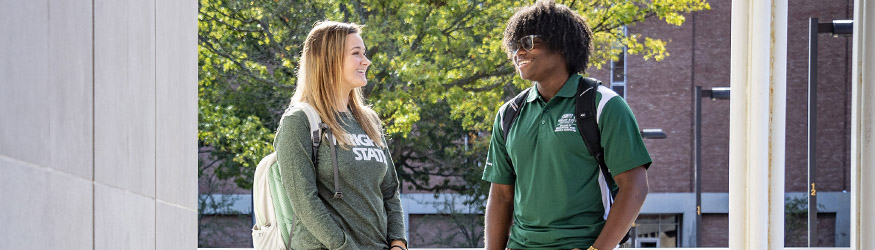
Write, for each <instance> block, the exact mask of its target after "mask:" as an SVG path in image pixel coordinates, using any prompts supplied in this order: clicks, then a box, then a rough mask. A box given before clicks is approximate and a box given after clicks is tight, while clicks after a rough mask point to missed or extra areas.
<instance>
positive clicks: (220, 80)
mask: <svg viewBox="0 0 875 250" xmlns="http://www.w3.org/2000/svg"><path fill="white" fill-rule="evenodd" d="M557 2H560V3H563V4H565V5H567V6H569V7H571V8H572V9H574V10H576V11H577V12H578V13H580V14H581V15H583V16H584V17H585V18H586V19H587V20H588V22H589V24H590V25H591V26H592V30H593V32H594V43H595V47H596V49H595V53H594V54H593V58H592V60H591V63H592V66H595V67H597V68H601V67H602V66H603V65H605V63H607V62H609V61H610V59H612V57H615V56H616V55H617V54H618V53H619V52H620V49H621V48H623V47H624V46H625V47H626V48H628V50H627V51H628V53H629V54H632V55H639V56H642V57H643V58H645V59H648V60H649V59H654V60H657V61H659V60H662V59H663V58H665V57H666V56H668V55H669V53H668V51H666V49H665V48H666V44H667V42H666V41H664V40H662V39H660V38H658V37H645V36H643V35H641V34H636V33H632V34H628V35H627V36H624V35H623V33H622V27H623V26H631V25H635V24H636V23H640V22H643V21H645V20H650V21H663V22H666V23H668V24H672V25H681V24H683V22H684V20H685V19H684V14H685V13H689V12H693V11H700V10H705V9H709V8H710V7H709V5H708V3H706V0H585V1H576V0H570V1H569V0H566V1H561V0H560V1H557ZM531 3H532V1H506V0H501V1H494V0H408V1H401V0H359V1H336V0H311V1H299V0H252V1H235V0H199V2H198V4H199V8H198V44H199V46H198V63H199V82H198V85H199V102H198V103H199V126H198V129H199V133H198V142H199V144H198V145H199V147H200V149H201V153H205V154H208V155H209V157H204V158H205V159H204V160H203V161H201V162H200V163H199V169H200V170H201V172H203V170H204V169H210V171H212V172H213V173H215V175H216V177H218V178H220V179H231V180H234V181H235V182H236V184H237V185H238V186H240V187H243V188H251V185H252V184H251V182H252V175H253V172H254V167H255V165H256V164H257V163H258V161H259V160H260V158H261V157H262V156H264V155H267V154H268V153H269V152H271V151H272V150H273V146H272V142H273V137H274V131H275V129H276V127H277V124H278V122H279V118H280V115H281V114H282V112H283V111H284V109H285V107H286V106H287V105H288V100H289V98H290V97H291V96H292V94H293V91H294V87H295V82H296V78H295V72H296V67H297V65H298V63H299V55H300V51H301V49H302V44H303V40H304V39H305V38H306V36H307V33H308V32H309V30H310V29H311V28H312V25H313V23H315V22H317V21H319V20H335V21H345V22H355V23H359V24H364V25H365V27H364V30H363V34H362V37H363V38H364V40H365V45H366V46H368V48H367V56H368V57H369V58H370V59H371V60H372V62H373V64H372V65H371V67H370V70H369V72H368V79H369V84H368V85H367V86H366V87H365V88H364V90H365V91H364V92H365V94H366V96H367V98H368V101H369V103H370V104H372V105H373V108H374V109H375V110H376V111H377V112H378V113H379V114H380V115H381V118H382V120H383V122H384V124H385V128H386V131H387V133H388V134H389V138H390V141H389V144H390V145H389V146H390V148H391V151H392V157H393V160H394V161H395V163H396V167H397V170H398V173H399V178H400V179H401V180H402V182H404V183H406V184H408V186H410V187H412V188H415V189H419V190H429V191H433V192H435V193H438V192H445V191H451V192H456V193H459V194H461V195H464V196H465V197H466V198H464V200H465V203H466V205H469V206H473V207H476V208H480V209H481V211H482V208H483V206H484V199H483V197H485V195H486V192H487V191H488V183H483V182H482V181H480V173H482V169H483V166H482V165H483V164H482V161H484V160H485V158H486V157H485V152H486V149H487V148H488V142H489V138H490V134H489V132H490V130H491V125H492V121H493V118H494V115H495V111H496V110H497V109H498V107H499V106H500V105H501V104H502V103H503V102H504V101H505V100H507V99H509V98H510V97H512V96H514V95H515V94H516V93H518V92H519V91H520V90H521V89H523V88H525V87H527V85H528V84H529V83H527V82H526V81H524V80H521V79H519V78H518V77H515V75H516V74H515V71H514V68H513V65H512V64H511V63H510V61H509V60H508V59H507V55H506V54H505V53H504V52H503V51H502V48H501V38H502V35H503V31H504V27H505V22H506V20H507V19H508V18H509V17H510V16H511V15H512V14H513V12H514V10H515V8H517V7H520V6H524V5H529V4H531ZM614 59H615V58H614ZM472 235H474V234H472ZM466 237H467V236H466ZM473 237H475V238H476V237H477V236H476V235H474V236H473ZM473 241H477V239H474V240H473Z"/></svg>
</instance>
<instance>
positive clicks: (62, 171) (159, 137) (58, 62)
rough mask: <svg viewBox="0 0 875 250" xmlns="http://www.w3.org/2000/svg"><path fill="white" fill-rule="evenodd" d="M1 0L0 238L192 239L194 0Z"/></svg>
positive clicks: (58, 242)
mask: <svg viewBox="0 0 875 250" xmlns="http://www.w3.org/2000/svg"><path fill="white" fill-rule="evenodd" d="M0 6H3V7H2V8H0V34H3V35H2V36H0V200H2V202H0V209H2V210H3V212H2V213H0V249H55V248H57V249H194V248H196V247H197V227H196V225H197V204H196V200H197V198H196V195H197V186H196V185H197V184H196V183H195V182H194V180H196V179H197V168H196V164H197V158H196V156H197V153H196V151H197V145H196V144H197V142H196V140H197V139H196V133H197V61H196V60H197V57H196V56H197V54H196V53H197V41H196V39H197V38H196V34H197V33H196V32H197V17H196V15H197V2H195V1H170V0H124V1H116V0H113V1H110V0H93V1H91V0H85V1H75V0H53V1H47V0H0Z"/></svg>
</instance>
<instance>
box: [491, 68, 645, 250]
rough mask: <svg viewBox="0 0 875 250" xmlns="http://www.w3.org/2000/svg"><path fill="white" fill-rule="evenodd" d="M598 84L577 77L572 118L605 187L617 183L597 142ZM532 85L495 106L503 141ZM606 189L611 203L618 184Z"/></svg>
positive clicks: (629, 233) (592, 79)
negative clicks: (498, 115)
mask: <svg viewBox="0 0 875 250" xmlns="http://www.w3.org/2000/svg"><path fill="white" fill-rule="evenodd" d="M599 85H602V82H601V81H599V80H597V79H595V78H589V77H581V78H580V82H579V83H578V84H577V92H576V93H575V95H574V102H575V104H574V119H575V120H576V121H577V132H580V136H581V137H582V138H583V142H584V144H586V148H587V149H588V150H589V154H590V155H592V156H593V157H594V158H595V159H596V161H598V165H599V169H600V170H601V171H602V175H604V176H605V182H607V183H608V187H617V185H616V184H615V183H614V178H613V176H612V175H611V171H610V170H609V169H608V165H607V164H605V155H604V153H605V151H604V148H602V145H601V133H600V132H599V126H598V121H597V120H596V119H597V117H598V116H596V112H597V111H596V108H597V107H596V105H595V93H596V92H598V87H599ZM532 88H533V87H532ZM532 88H527V89H525V90H523V91H522V92H520V93H519V94H518V95H517V96H515V97H514V98H513V99H511V100H510V101H508V102H507V103H505V104H504V105H503V106H502V107H501V110H499V114H501V132H502V137H503V138H504V140H505V141H507V133H508V131H509V130H510V127H511V125H513V123H514V122H515V121H516V118H517V116H519V114H520V110H522V108H523V104H525V101H526V96H528V94H529V91H531V89H532ZM609 190H610V191H611V203H613V199H614V198H616V197H617V192H619V188H609ZM631 232H632V231H631V229H629V232H627V233H626V236H624V237H623V240H621V241H620V244H623V243H626V241H628V240H629V236H630V235H631Z"/></svg>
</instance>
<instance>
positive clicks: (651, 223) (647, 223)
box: [622, 214, 682, 248]
mask: <svg viewBox="0 0 875 250" xmlns="http://www.w3.org/2000/svg"><path fill="white" fill-rule="evenodd" d="M681 218H682V216H681V215H680V214H641V215H638V219H636V220H635V224H634V225H633V227H632V237H631V238H630V239H629V241H627V242H626V244H623V246H622V247H630V248H631V247H636V248H668V247H678V246H680V242H681V239H680V237H679V235H681V234H680V230H681V227H680V226H681Z"/></svg>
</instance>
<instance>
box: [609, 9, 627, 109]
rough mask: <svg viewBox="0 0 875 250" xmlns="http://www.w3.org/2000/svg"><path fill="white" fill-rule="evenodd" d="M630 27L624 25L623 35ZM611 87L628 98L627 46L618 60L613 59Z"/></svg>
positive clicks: (618, 56)
mask: <svg viewBox="0 0 875 250" xmlns="http://www.w3.org/2000/svg"><path fill="white" fill-rule="evenodd" d="M627 33H628V29H627V28H626V26H623V36H626V35H627ZM611 89H613V90H614V92H617V94H618V95H620V96H621V97H623V98H626V47H625V46H624V47H623V50H622V51H621V52H620V53H619V54H618V55H617V60H611Z"/></svg>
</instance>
